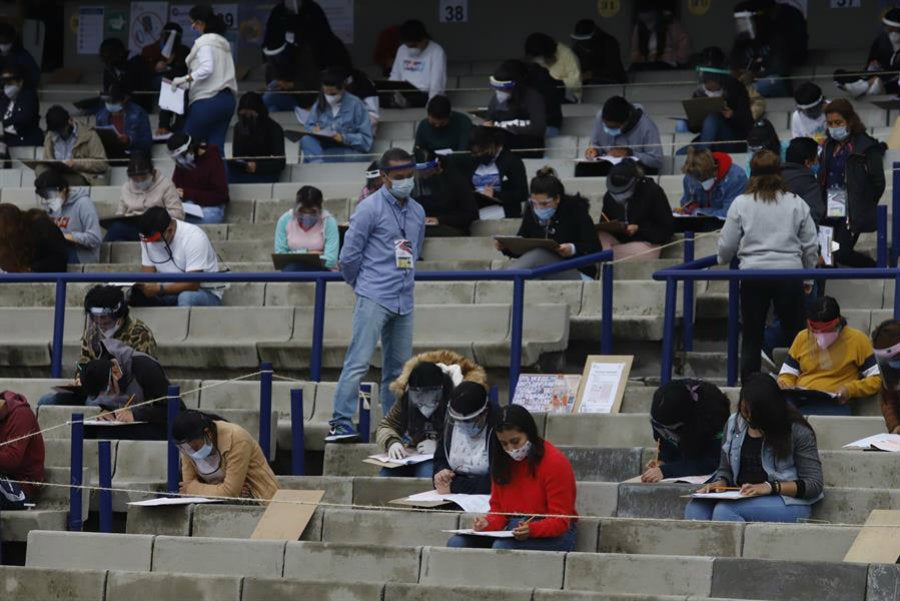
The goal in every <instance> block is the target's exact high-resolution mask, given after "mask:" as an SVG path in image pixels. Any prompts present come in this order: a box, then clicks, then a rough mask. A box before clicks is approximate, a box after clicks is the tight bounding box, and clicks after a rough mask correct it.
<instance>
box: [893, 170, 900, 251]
mask: <svg viewBox="0 0 900 601" xmlns="http://www.w3.org/2000/svg"><path fill="white" fill-rule="evenodd" d="M891 175H892V176H893V183H894V191H893V192H892V193H891V194H892V196H891V211H892V213H891V265H896V264H897V259H898V258H900V163H894V164H893V166H892V171H891Z"/></svg>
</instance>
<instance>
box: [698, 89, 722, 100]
mask: <svg viewBox="0 0 900 601" xmlns="http://www.w3.org/2000/svg"><path fill="white" fill-rule="evenodd" d="M703 91H704V92H706V95H707V96H709V97H710V98H719V97H720V96H721V95H722V94H723V93H724V90H722V88H719V89H718V90H710V89H708V88H703Z"/></svg>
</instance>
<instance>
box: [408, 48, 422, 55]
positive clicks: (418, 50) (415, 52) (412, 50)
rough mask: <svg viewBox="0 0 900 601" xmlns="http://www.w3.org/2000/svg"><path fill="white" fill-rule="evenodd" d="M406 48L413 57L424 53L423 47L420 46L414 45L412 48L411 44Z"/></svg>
mask: <svg viewBox="0 0 900 601" xmlns="http://www.w3.org/2000/svg"><path fill="white" fill-rule="evenodd" d="M406 49H407V50H408V51H409V56H410V57H412V58H418V57H419V56H421V54H422V49H421V48H418V47H415V46H414V47H412V48H410V47H409V46H407V47H406Z"/></svg>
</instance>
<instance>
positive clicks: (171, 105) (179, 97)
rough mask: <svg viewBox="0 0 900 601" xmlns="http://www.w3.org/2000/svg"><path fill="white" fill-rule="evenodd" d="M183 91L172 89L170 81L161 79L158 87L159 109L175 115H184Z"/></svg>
mask: <svg viewBox="0 0 900 601" xmlns="http://www.w3.org/2000/svg"><path fill="white" fill-rule="evenodd" d="M184 92H185V91H184V90H182V89H180V88H175V89H174V90H173V89H172V81H171V80H169V79H163V80H162V85H160V86H159V108H160V109H162V110H166V111H172V112H173V113H175V114H176V115H183V114H184Z"/></svg>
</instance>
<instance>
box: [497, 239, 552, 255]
mask: <svg viewBox="0 0 900 601" xmlns="http://www.w3.org/2000/svg"><path fill="white" fill-rule="evenodd" d="M494 240H496V241H497V242H499V243H500V246H502V247H503V248H505V249H506V250H507V252H509V254H511V255H512V256H513V257H521V256H522V255H524V254H525V253H527V252H528V251H529V250H533V249H535V248H546V249H547V250H555V249H556V248H558V247H559V243H558V242H557V241H556V240H550V239H549V238H522V237H520V236H494Z"/></svg>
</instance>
